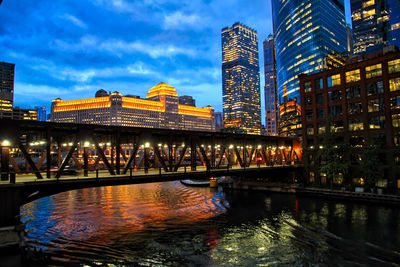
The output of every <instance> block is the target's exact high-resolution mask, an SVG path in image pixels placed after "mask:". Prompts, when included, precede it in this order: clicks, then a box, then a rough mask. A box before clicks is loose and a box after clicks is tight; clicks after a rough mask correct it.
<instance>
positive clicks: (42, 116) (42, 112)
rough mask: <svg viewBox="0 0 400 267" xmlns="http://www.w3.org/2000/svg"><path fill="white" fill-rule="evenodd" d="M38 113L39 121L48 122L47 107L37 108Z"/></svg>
mask: <svg viewBox="0 0 400 267" xmlns="http://www.w3.org/2000/svg"><path fill="white" fill-rule="evenodd" d="M35 110H36V112H37V120H38V121H47V109H46V107H35Z"/></svg>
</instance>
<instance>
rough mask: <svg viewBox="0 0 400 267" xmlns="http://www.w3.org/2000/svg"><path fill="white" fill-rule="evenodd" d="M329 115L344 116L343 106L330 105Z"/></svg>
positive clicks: (334, 116)
mask: <svg viewBox="0 0 400 267" xmlns="http://www.w3.org/2000/svg"><path fill="white" fill-rule="evenodd" d="M329 116H330V117H331V118H336V117H340V116H342V106H341V105H340V106H332V107H329Z"/></svg>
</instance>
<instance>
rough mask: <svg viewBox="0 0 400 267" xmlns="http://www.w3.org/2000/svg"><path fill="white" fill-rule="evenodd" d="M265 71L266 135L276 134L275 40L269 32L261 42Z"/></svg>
mask: <svg viewBox="0 0 400 267" xmlns="http://www.w3.org/2000/svg"><path fill="white" fill-rule="evenodd" d="M263 47H264V72H265V75H264V76H265V88H264V93H265V94H264V95H265V127H266V134H267V135H277V133H278V114H277V98H278V96H277V92H276V61H275V40H274V38H273V37H272V35H271V34H270V35H269V36H268V38H267V39H266V40H265V41H264V43H263Z"/></svg>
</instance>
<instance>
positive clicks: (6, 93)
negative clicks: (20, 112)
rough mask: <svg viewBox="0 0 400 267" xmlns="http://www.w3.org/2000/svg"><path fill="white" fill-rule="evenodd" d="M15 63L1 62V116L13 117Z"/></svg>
mask: <svg viewBox="0 0 400 267" xmlns="http://www.w3.org/2000/svg"><path fill="white" fill-rule="evenodd" d="M14 70H15V65H14V64H11V63H6V62H0V118H9V119H11V118H12V112H13V102H14Z"/></svg>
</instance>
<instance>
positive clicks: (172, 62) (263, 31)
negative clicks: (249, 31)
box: [0, 0, 348, 123]
mask: <svg viewBox="0 0 400 267" xmlns="http://www.w3.org/2000/svg"><path fill="white" fill-rule="evenodd" d="M346 1H348V0H346ZM237 21H240V22H242V23H244V24H246V25H248V26H250V27H252V28H254V29H256V30H257V32H258V37H259V42H260V48H261V46H262V40H264V39H265V37H266V36H267V35H268V34H269V33H271V32H272V19H271V8H270V1H269V0H251V1H244V0H187V1H184V0H57V1H49V0H42V1H31V0H4V1H3V3H2V4H1V6H0V61H5V62H11V63H15V64H16V74H15V95H14V102H15V105H16V106H20V107H25V108H32V107H34V106H37V105H39V106H46V107H48V108H49V107H50V105H51V100H52V99H54V98H57V97H60V98H62V99H65V100H69V99H78V98H89V97H93V96H94V94H95V92H96V91H97V90H98V89H101V88H103V89H105V90H107V91H119V92H121V93H122V94H135V95H140V96H142V97H145V96H146V94H147V91H148V90H149V89H150V88H151V87H153V86H154V85H156V84H158V83H159V82H165V83H168V84H170V85H172V86H174V87H175V88H176V89H177V91H178V94H179V95H192V96H193V97H194V98H195V99H196V101H197V106H206V105H211V106H214V107H215V109H216V111H221V110H222V96H221V95H222V93H221V91H222V82H221V79H222V78H221V39H220V38H221V29H222V28H223V27H226V26H231V25H232V24H233V23H234V22H237ZM261 51H262V50H261V49H260V66H263V62H262V53H261ZM262 72H263V69H262V68H261V88H263V86H264V76H263V75H262ZM261 91H263V90H261ZM263 102H264V101H263V99H262V105H263V107H264V103H263ZM263 123H264V122H263Z"/></svg>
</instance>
